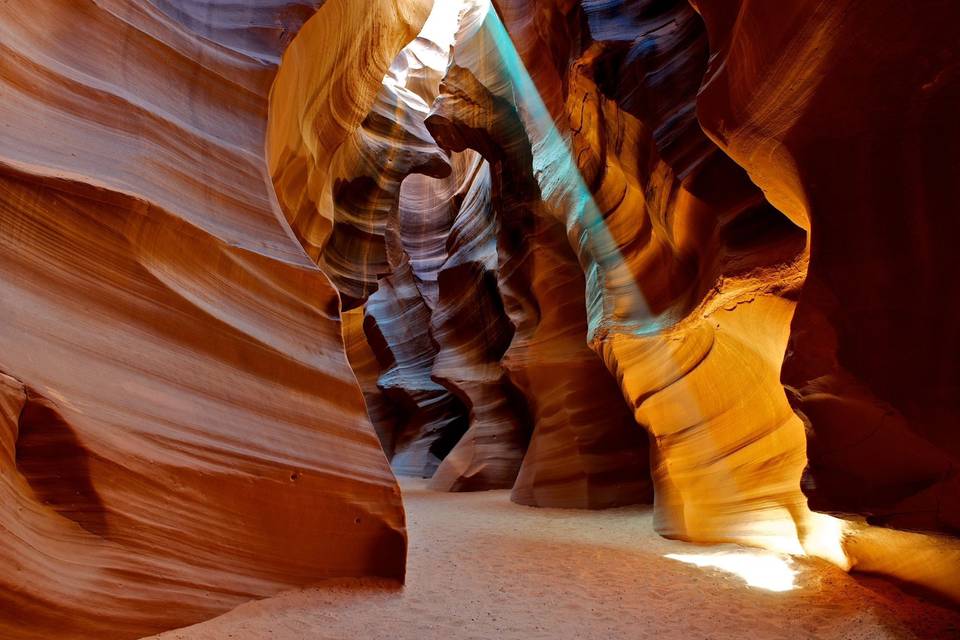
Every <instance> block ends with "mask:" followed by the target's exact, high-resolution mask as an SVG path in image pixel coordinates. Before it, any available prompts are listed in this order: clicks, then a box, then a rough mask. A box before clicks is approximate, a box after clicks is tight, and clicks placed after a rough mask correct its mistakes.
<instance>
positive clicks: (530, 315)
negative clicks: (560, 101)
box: [427, 30, 650, 508]
mask: <svg viewBox="0 0 960 640" xmlns="http://www.w3.org/2000/svg"><path fill="white" fill-rule="evenodd" d="M482 33H483V30H481V31H480V32H479V34H482ZM473 42H474V41H473V40H470V41H467V42H466V43H464V44H463V45H461V46H458V47H457V49H456V50H455V59H459V58H460V57H461V56H464V55H467V54H465V53H464V51H467V52H470V49H471V47H472V46H473ZM427 126H428V128H429V129H430V131H431V133H433V135H434V137H435V138H436V139H437V141H438V142H439V143H440V145H441V146H443V147H444V148H447V149H450V150H453V151H462V150H464V149H467V148H470V149H473V150H475V151H477V152H478V153H480V154H481V155H482V156H483V157H484V159H485V160H487V162H489V163H490V172H491V198H492V207H493V210H494V212H495V214H496V216H497V219H498V222H499V231H498V247H497V250H498V260H499V272H498V280H499V287H500V293H501V296H502V299H503V303H504V306H505V309H506V311H507V314H508V316H509V317H510V320H511V321H512V323H513V325H514V327H515V333H514V335H513V338H512V341H511V342H510V345H509V348H508V349H507V351H506V353H505V354H504V356H503V360H502V365H503V368H504V369H505V370H506V371H507V373H508V375H509V378H510V381H511V382H512V383H513V384H514V385H515V386H516V387H517V388H518V389H519V390H520V392H521V393H522V394H523V396H524V398H525V400H526V404H527V407H528V410H529V412H530V418H531V420H532V423H533V435H532V438H531V441H530V445H529V447H528V449H527V452H526V455H525V456H524V459H523V463H522V465H521V468H520V471H519V475H518V478H517V481H516V483H515V485H514V487H513V499H514V500H515V501H517V502H520V503H523V504H530V505H537V506H554V507H557V506H564V507H583V508H600V507H608V506H614V505H618V504H630V503H634V502H642V501H644V500H649V498H650V483H649V477H648V468H649V467H648V452H647V451H648V450H647V442H646V436H645V434H643V433H642V431H641V430H640V429H639V428H638V426H637V425H636V424H635V423H634V421H633V420H632V418H631V416H630V414H629V412H628V411H627V408H626V406H625V405H624V403H623V398H622V396H621V395H620V393H619V390H618V389H617V388H616V385H615V384H614V381H613V380H612V379H611V378H610V377H609V375H608V374H607V373H606V372H605V371H604V369H603V366H602V363H601V362H600V360H599V359H598V358H597V356H596V355H595V354H594V353H592V352H591V351H590V349H589V348H588V346H587V344H586V329H587V323H586V315H585V308H586V307H585V303H584V300H583V292H584V279H583V272H582V271H581V270H580V266H579V264H578V263H577V260H576V256H575V254H574V253H573V251H572V249H571V247H570V245H569V244H568V242H567V238H566V234H565V232H564V229H563V227H562V226H561V225H559V224H557V222H556V221H555V220H553V219H551V218H550V217H548V216H547V215H545V214H544V212H543V211H542V210H541V203H540V191H539V187H538V185H537V183H536V181H535V179H534V176H533V172H532V169H533V166H532V150H531V146H530V141H529V140H528V138H527V135H526V132H525V130H524V127H523V123H522V121H521V119H520V117H519V114H518V112H517V110H516V106H515V105H514V104H512V103H511V102H509V101H508V100H506V99H504V98H502V97H500V96H496V95H494V94H492V93H491V92H490V91H489V90H488V89H487V88H486V87H485V86H484V85H483V84H481V83H480V81H479V80H478V79H477V77H476V76H474V75H473V74H472V73H471V72H470V71H468V70H467V69H465V68H463V67H460V66H456V65H453V66H451V68H450V69H449V70H448V72H447V75H446V77H445V78H444V81H443V84H442V85H441V95H440V97H439V98H438V100H437V101H436V102H435V104H434V108H433V111H432V113H431V115H430V117H429V118H428V119H427Z"/></svg>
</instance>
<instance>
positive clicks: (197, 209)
mask: <svg viewBox="0 0 960 640" xmlns="http://www.w3.org/2000/svg"><path fill="white" fill-rule="evenodd" d="M321 5H322V6H321ZM31 9H32V10H31V11H29V12H27V11H24V10H23V7H22V4H21V5H18V4H17V3H10V2H7V3H3V4H0V49H2V51H3V54H4V55H3V57H2V61H0V91H2V94H0V97H2V99H0V123H2V125H3V127H2V131H3V136H2V137H0V247H2V250H0V304H2V305H3V313H2V314H0V473H2V475H0V492H2V496H0V535H2V541H0V542H2V543H0V636H3V637H4V638H8V637H9V638H12V639H15V640H21V639H27V638H50V637H57V638H93V637H105V638H111V637H118V638H131V637H138V636H140V635H143V634H148V633H151V632H153V631H157V630H161V629H165V628H170V627H175V626H180V625H184V624H189V623H191V622H194V621H198V620H201V619H204V618H206V617H210V616H212V615H215V614H217V613H218V612H222V611H224V610H226V609H228V608H230V607H232V606H234V605H235V604H237V603H239V602H242V601H244V600H246V599H250V598H253V597H259V596H264V595H268V594H272V593H275V592H277V591H278V590H280V589H283V588H286V587H289V586H296V585H302V584H306V583H308V582H312V581H315V580H317V579H320V578H323V577H328V576H354V575H377V576H386V577H394V578H399V577H402V575H403V572H404V555H405V549H406V539H405V529H404V514H403V510H402V506H401V504H400V496H399V491H398V488H397V485H396V483H395V481H394V478H393V475H392V473H391V470H390V467H389V465H388V458H389V459H390V462H391V463H392V465H393V468H394V470H395V472H397V473H403V474H412V475H420V476H430V475H433V479H432V481H431V482H432V485H431V486H432V487H433V488H434V489H437V490H443V491H465V490H482V489H490V488H507V487H510V488H512V489H513V492H512V496H513V499H514V500H515V501H517V502H521V503H523V504H529V505H539V506H564V507H589V508H596V507H605V506H612V505H618V504H627V503H631V502H640V501H644V500H649V499H651V496H652V497H653V499H654V500H655V514H656V525H657V528H658V530H659V531H660V532H661V533H662V534H664V535H667V536H670V537H675V538H681V539H687V540H695V541H735V542H744V543H748V544H756V545H762V546H766V547H771V548H775V549H778V550H783V551H788V552H793V553H807V554H813V555H819V556H822V557H825V558H827V559H829V560H831V561H833V562H835V563H837V564H840V565H841V566H844V567H850V566H855V567H857V568H859V569H864V570H868V571H877V572H882V573H886V574H888V575H893V576H896V577H899V578H902V579H905V580H909V581H912V582H915V583H918V584H922V585H924V586H928V587H932V588H934V589H936V590H938V591H939V592H941V593H943V594H946V595H948V596H951V597H953V598H955V599H957V600H960V578H958V576H960V571H958V567H960V543H958V542H957V538H956V537H952V536H955V535H956V534H958V533H960V519H958V518H960V516H958V514H960V479H958V471H957V470H958V459H960V438H958V437H957V434H956V428H955V427H956V423H957V419H958V417H960V368H958V365H957V362H958V356H960V353H958V349H960V342H958V340H957V338H956V327H955V326H954V325H955V322H954V321H953V320H954V318H955V317H957V316H958V312H960V302H958V300H960V296H958V293H960V291H958V290H957V288H958V285H956V284H955V283H952V282H951V281H950V279H949V278H948V277H946V276H945V274H949V273H951V272H952V271H953V270H954V269H955V266H956V258H955V257H954V256H955V252H954V251H952V247H951V239H952V238H954V237H956V235H957V232H958V231H960V229H958V226H960V222H958V221H957V219H956V216H953V215H950V211H951V206H952V205H953V204H954V203H955V199H956V198H955V193H954V191H955V189H953V184H954V183H955V182H956V176H957V175H958V174H960V164H958V162H960V161H958V160H957V159H956V158H954V157H950V156H949V154H948V153H946V152H945V149H949V148H950V145H951V143H954V142H957V141H958V140H960V127H958V125H957V121H956V118H955V114H954V113H953V112H954V111H955V108H956V105H957V104H960V48H958V46H957V41H956V33H955V31H956V29H955V26H954V25H955V24H956V23H957V21H958V19H960V8H958V7H957V6H956V3H955V2H950V1H948V0H931V1H930V2H925V3H893V2H867V1H866V0H837V1H835V2H830V3H812V2H803V1H801V0H783V1H782V2H778V3H770V2H766V1H764V0H690V2H687V1H686V0H494V2H493V3H492V4H491V3H490V2H488V1H487V0H457V1H453V0H451V1H449V2H447V1H446V0H444V1H443V2H437V3H433V2H431V1H430V0H366V1H365V2H356V1H355V0H326V2H321V1H320V0H314V1H308V0H299V1H297V0H265V1H258V2H253V1H252V0H239V1H237V2H221V1H219V0H82V1H69V2H68V1H67V0H39V1H38V2H34V3H31ZM418 33H419V35H418ZM905 291H910V292H912V293H913V295H911V296H907V295H904V292H905ZM348 361H349V362H348ZM351 366H352V369H353V371H351ZM364 408H366V411H364ZM377 436H379V441H380V443H379V445H378V441H377V440H378V438H377ZM648 437H649V440H648ZM384 452H386V456H385V455H384ZM811 507H812V508H813V510H811ZM823 512H826V513H830V514H843V515H844V516H845V518H844V519H841V518H837V517H833V516H831V515H826V513H823ZM872 525H882V526H872ZM917 531H920V532H923V533H917ZM931 532H933V533H931ZM934 534H936V535H934Z"/></svg>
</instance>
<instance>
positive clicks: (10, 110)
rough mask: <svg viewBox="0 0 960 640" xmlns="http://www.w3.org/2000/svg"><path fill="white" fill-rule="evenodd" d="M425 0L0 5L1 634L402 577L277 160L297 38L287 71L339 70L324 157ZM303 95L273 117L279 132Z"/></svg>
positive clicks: (63, 632)
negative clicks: (307, 66)
mask: <svg viewBox="0 0 960 640" xmlns="http://www.w3.org/2000/svg"><path fill="white" fill-rule="evenodd" d="M320 4H323V6H322V7H320V8H319V9H318V8H317V6H318V5H320ZM428 5H429V3H416V2H393V1H389V2H386V1H384V2H374V3H363V7H362V10H359V9H357V8H355V3H350V2H340V1H337V0H329V1H328V2H326V3H319V2H314V3H311V2H282V1H276V0H272V1H267V2H256V3H254V2H244V1H241V2H233V3H222V2H186V1H181V0H176V1H168V2H147V1H145V0H123V1H122V2H121V1H119V0H102V1H101V0H98V1H97V2H87V1H83V2H75V1H73V0H71V1H67V0H39V1H38V2H34V3H30V6H29V7H26V6H25V5H24V4H23V3H5V4H3V5H0V43H2V45H0V46H2V48H3V51H4V53H3V60H4V63H2V64H0V93H2V96H3V98H2V100H0V131H2V132H3V134H2V135H0V305H2V313H0V371H2V372H3V374H4V375H3V376H2V377H0V423H2V424H0V445H2V446H0V471H2V477H0V491H2V492H3V495H2V497H0V636H2V637H3V638H9V639H11V640H26V639H28V638H29V639H39V638H44V639H49V638H62V639H81V638H83V639H85V638H137V637H141V636H143V635H147V634H150V633H152V632H156V631H160V630H163V629H168V628H172V627H178V626H182V625H187V624H190V623H193V622H197V621H200V620H203V619H205V618H209V617H212V616H214V615H217V614H219V613H222V612H224V611H226V610H228V609H230V608H232V607H234V606H236V605H238V604H240V603H241V602H244V601H246V600H249V599H252V598H258V597H263V596H268V595H271V594H274V593H276V592H278V591H280V590H283V589H288V588H290V587H294V586H298V585H303V584H307V583H312V582H316V581H317V580H320V579H323V578H326V577H330V576H383V577H391V578H401V577H402V576H403V574H404V558H405V549H406V539H405V528H404V514H403V510H402V506H401V503H400V495H399V491H398V488H397V486H396V484H395V481H394V479H393V476H392V474H391V473H390V469H389V467H388V466H387V462H386V459H385V458H384V455H383V453H382V451H381V449H380V447H379V445H378V443H377V440H376V437H375V435H374V432H373V429H372V428H371V425H370V421H369V419H368V418H367V416H366V413H365V411H364V404H363V400H362V396H361V394H360V390H359V389H358V386H357V382H356V379H355V378H354V375H353V373H352V372H351V371H350V368H349V366H348V364H347V361H346V358H345V356H344V345H343V340H342V338H341V327H340V321H339V317H338V313H337V310H338V299H337V292H336V290H335V289H334V288H333V287H331V286H330V283H329V281H328V279H327V278H326V277H325V276H324V274H323V273H322V272H321V271H320V270H319V269H318V268H317V266H316V264H315V263H314V262H313V261H312V260H311V259H310V258H309V257H308V255H307V254H306V253H305V252H304V249H303V247H302V246H301V244H300V243H299V242H298V241H297V240H296V239H295V236H294V234H293V233H292V232H291V229H290V227H289V226H288V224H287V222H286V218H285V216H284V215H283V213H282V212H281V209H280V208H279V207H278V206H277V202H276V200H275V197H274V193H273V188H272V185H271V180H270V173H269V172H268V165H267V161H266V158H265V155H264V150H265V134H266V131H267V120H268V92H269V91H270V88H271V84H272V83H273V81H274V79H275V77H276V76H277V73H278V66H277V63H278V60H279V59H280V56H281V54H283V48H284V47H285V46H286V45H287V44H288V43H292V44H290V46H289V48H288V49H287V51H286V55H284V61H283V63H282V64H281V66H280V67H279V68H280V69H281V71H280V75H281V76H283V75H284V74H285V73H286V74H288V75H289V74H294V75H295V76H298V77H299V72H300V71H302V70H303V68H302V66H301V63H302V62H303V59H304V57H308V58H310V59H311V60H312V61H314V62H317V63H318V64H320V66H323V65H322V64H321V62H322V61H318V57H323V56H326V59H327V61H328V62H329V65H328V66H327V67H325V68H327V69H328V70H330V69H332V68H333V66H334V65H335V66H336V68H337V69H338V73H339V75H338V81H336V82H327V83H326V84H324V88H323V91H321V92H320V94H321V96H320V97H321V98H322V99H320V102H319V103H314V105H315V106H316V105H317V104H321V103H322V105H323V106H325V107H326V108H327V109H328V110H327V112H326V115H323V116H320V115H318V112H317V111H310V113H311V114H312V115H314V116H317V120H311V121H310V122H312V123H316V122H321V121H322V122H323V123H324V126H331V127H333V128H334V129H335V130H336V134H333V135H330V136H324V138H323V139H324V140H325V141H333V140H334V138H335V136H339V135H341V134H342V136H341V137H345V136H346V135H347V134H348V133H349V129H351V128H352V127H353V126H355V124H359V121H360V119H361V118H362V114H364V113H367V112H368V111H369V110H370V108H371V106H372V103H373V98H374V96H375V94H376V89H375V88H374V89H373V90H371V88H373V87H379V85H380V79H381V78H382V76H383V72H384V71H385V70H386V65H387V63H389V61H390V60H392V59H393V57H394V56H395V55H396V53H397V52H398V51H399V50H400V49H401V48H402V46H403V45H404V44H405V42H406V41H407V40H409V39H410V38H412V37H413V36H414V35H415V34H416V32H417V30H418V29H419V27H420V24H421V23H422V22H423V20H424V19H425V18H426V13H427V10H429V6H428ZM333 33H341V34H349V38H347V37H341V38H330V37H326V36H329V35H330V34H333ZM301 38H302V40H301ZM320 42H322V43H323V46H322V47H316V48H315V46H314V45H317V44H318V43H320ZM378 60H382V66H378V65H379V63H378ZM376 69H379V75H377V74H376V72H375V73H374V77H372V78H371V77H370V72H371V71H375V70H376ZM284 70H286V71H284ZM297 87H299V88H303V86H302V85H301V84H299V83H297ZM297 87H294V86H291V85H290V84H288V83H287V82H279V86H278V87H275V89H274V92H273V100H272V105H271V106H270V108H271V109H272V110H275V111H277V112H278V113H280V114H282V116H281V120H282V121H283V122H284V123H286V124H287V125H289V126H290V130H289V131H286V133H290V134H291V138H292V136H293V133H294V131H300V125H301V124H303V123H305V122H306V121H307V120H308V119H309V117H308V116H307V115H306V114H305V111H304V112H301V111H298V107H302V106H303V102H302V101H301V102H297V101H296V100H294V98H295V94H296V93H297ZM345 102H346V103H349V104H350V105H351V107H355V108H356V111H357V113H358V114H360V115H359V116H358V118H357V120H356V122H353V121H352V120H351V119H350V118H349V117H346V115H345V114H346V113H347V112H351V113H352V111H351V108H348V107H347V106H346V105H345ZM334 110H335V111H336V112H337V113H338V114H340V115H341V116H343V117H339V118H333V117H330V113H332V111H334ZM306 111H309V110H306ZM294 116H298V117H294ZM343 126H346V128H347V129H348V130H347V131H344V130H342V129H341V128H340V127H343ZM274 129H275V130H274V135H272V136H271V138H272V140H273V143H271V145H270V148H271V149H275V148H283V149H285V151H284V152H283V153H280V152H277V153H272V152H271V154H270V157H271V160H273V161H274V165H273V166H275V167H276V166H277V164H278V163H279V164H283V163H284V161H285V160H289V161H291V162H295V160H296V157H297V156H296V153H297V152H298V151H300V150H302V149H301V147H300V146H297V145H294V146H295V147H296V148H295V149H289V148H288V147H285V146H283V145H282V144H280V142H282V141H286V138H283V137H281V136H280V135H279V131H277V130H276V129H277V127H276V126H275V127H274ZM278 141H280V142H278ZM288 151H289V152H288ZM281 157H282V158H281ZM278 158H281V159H280V160H277V159H278ZM287 166H288V167H289V165H287ZM302 170H303V165H302V164H301V165H300V169H296V168H293V169H292V172H293V173H294V174H296V173H298V171H299V172H300V173H299V175H302V174H303V171H302ZM280 182H281V186H283V184H286V183H284V182H283V181H280ZM304 184H305V183H303V184H300V186H299V187H295V188H297V189H299V188H300V187H302V186H304ZM288 186H290V185H288ZM280 193H281V195H282V196H283V197H282V198H281V202H282V203H284V204H289V196H290V195H291V193H292V192H291V191H289V190H284V189H281V190H280ZM288 211H296V208H295V207H294V208H291V209H288ZM291 219H292V220H294V222H295V223H296V222H297V219H296V217H294V216H291Z"/></svg>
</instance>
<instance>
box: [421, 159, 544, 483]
mask: <svg viewBox="0 0 960 640" xmlns="http://www.w3.org/2000/svg"><path fill="white" fill-rule="evenodd" d="M454 157H455V158H457V159H459V160H460V162H458V163H455V164H456V165H457V167H458V170H457V171H455V175H457V174H459V175H460V180H459V182H458V184H452V185H451V187H456V191H455V192H453V193H447V194H446V197H447V198H448V199H449V200H450V201H452V202H454V203H458V205H459V210H458V211H457V214H456V219H455V221H454V223H453V228H452V229H450V233H449V236H448V241H447V253H448V254H449V256H448V257H447V259H446V260H445V261H444V263H443V265H442V266H441V268H440V271H439V273H438V274H437V284H438V289H439V291H438V302H437V305H436V307H435V309H434V312H433V318H432V324H431V334H432V335H433V337H434V339H435V340H436V341H437V343H438V344H439V346H440V352H439V353H438V354H437V356H436V358H435V360H434V365H433V379H434V380H436V381H437V382H439V383H440V384H442V385H444V386H445V387H447V388H448V389H450V390H451V391H452V392H453V393H455V394H456V395H457V396H458V397H460V398H461V399H462V400H463V402H464V403H465V404H466V405H467V406H468V407H469V409H470V415H469V421H470V422H469V429H468V430H467V432H466V433H465V434H464V435H463V437H462V438H461V439H460V441H459V442H458V443H457V446H456V447H454V449H453V450H452V451H451V452H450V454H449V455H448V456H447V457H446V459H444V461H443V463H442V464H441V465H440V467H439V468H438V469H437V473H436V474H435V475H434V477H433V480H432V482H431V483H430V487H431V488H433V489H436V490H442V491H485V490H489V489H509V488H511V487H513V485H514V483H515V482H516V479H517V474H518V472H519V470H520V464H521V462H522V461H523V456H524V453H525V452H526V448H527V443H528V442H529V440H530V430H531V426H530V417H529V415H528V408H527V403H526V401H525V399H524V397H523V394H522V393H520V390H519V389H517V387H516V386H515V385H514V384H513V383H512V382H511V381H510V379H509V375H508V373H507V370H506V369H505V368H504V366H503V364H502V362H501V360H502V358H503V356H504V354H505V353H506V351H507V349H508V348H509V346H510V343H511V341H512V339H513V335H514V326H513V323H512V322H511V321H510V318H509V317H508V315H507V312H506V310H505V308H504V303H503V299H502V298H501V296H500V289H499V286H498V277H497V274H498V269H499V266H500V260H499V252H498V250H497V231H498V227H499V225H498V222H497V217H496V212H495V211H494V209H493V203H492V200H491V195H492V194H491V188H490V187H491V183H490V165H489V163H487V161H486V160H484V159H483V158H481V157H480V155H479V154H477V153H475V152H472V151H468V152H464V153H462V154H454ZM441 193H445V192H444V191H443V190H441Z"/></svg>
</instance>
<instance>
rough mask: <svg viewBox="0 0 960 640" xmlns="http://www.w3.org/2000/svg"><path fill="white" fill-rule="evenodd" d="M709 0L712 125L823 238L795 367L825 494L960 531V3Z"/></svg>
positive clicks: (814, 499) (898, 520)
mask: <svg viewBox="0 0 960 640" xmlns="http://www.w3.org/2000/svg"><path fill="white" fill-rule="evenodd" d="M695 4H696V5H697V7H698V8H699V9H700V11H701V12H702V13H703V15H704V18H705V19H706V21H707V24H708V25H709V26H710V39H711V48H712V49H713V50H714V51H715V52H716V53H715V56H716V57H715V59H714V62H713V64H712V65H711V71H710V74H709V75H708V77H707V80H706V82H705V84H704V89H703V92H702V93H701V96H700V99H699V101H698V108H699V113H700V118H701V121H702V122H703V123H704V126H705V128H706V129H707V130H708V131H709V132H710V133H711V135H712V136H713V137H714V138H715V139H716V140H717V141H718V143H719V144H720V145H721V146H722V147H723V148H724V150H725V151H726V152H727V153H729V154H730V155H731V157H733V158H734V159H735V160H737V162H739V163H740V164H742V165H743V166H744V167H745V168H746V169H747V171H749V173H750V176H751V178H752V179H753V180H754V181H755V182H756V183H757V184H758V185H760V186H761V187H762V188H763V190H764V192H765V193H766V194H767V196H768V198H769V199H770V201H771V202H773V203H774V204H775V205H776V206H777V207H778V208H780V209H781V210H782V211H783V212H784V213H786V214H787V215H788V216H790V217H791V218H792V219H794V220H795V221H796V222H797V223H798V224H800V225H801V226H803V227H804V228H805V229H807V230H808V231H809V234H810V252H811V253H810V269H809V272H808V274H807V282H806V286H805V287H804V289H803V295H802V297H801V298H800V303H799V306H798V308H797V313H796V317H795V318H794V321H793V326H792V331H791V339H790V347H789V352H788V354H787V358H786V361H785V363H784V370H783V381H784V383H785V384H786V385H788V388H789V390H790V392H791V395H792V397H793V401H794V404H795V406H796V408H797V409H798V411H800V412H801V413H802V415H803V416H804V419H805V421H806V423H807V426H808V437H809V451H808V455H809V466H808V468H807V472H806V475H805V478H804V490H805V492H806V493H807V495H808V496H809V497H810V500H811V505H812V506H813V507H814V508H816V509H821V510H825V511H841V512H855V513H862V514H866V515H868V516H869V520H870V521H871V522H874V523H879V524H885V525H891V526H896V527H902V528H909V529H925V530H939V531H944V532H950V533H953V534H957V533H960V438H958V437H957V422H958V419H960V366H958V364H957V363H958V362H960V343H958V342H957V339H956V326H955V322H954V321H953V319H955V318H956V317H957V316H958V314H960V306H958V305H960V302H958V300H960V298H958V289H957V287H958V285H957V284H956V282H955V280H953V279H951V278H946V279H945V278H944V276H943V274H945V273H949V272H951V271H952V270H953V269H954V267H955V264H956V251H955V250H954V248H953V246H952V241H951V238H954V237H956V234H957V233H958V232H960V222H958V220H957V217H956V216H955V215H952V214H950V213H949V212H950V211H951V210H952V209H954V208H955V207H956V189H955V188H954V184H955V182H956V177H957V175H960V164H958V160H957V159H956V157H952V156H950V155H949V154H944V149H945V148H949V147H950V145H952V144H954V143H955V142H957V141H958V140H960V126H958V124H957V118H956V113H955V111H956V105H957V103H958V100H960V51H958V47H957V38H956V29H955V28H953V27H952V26H951V25H953V24H955V23H956V21H957V20H958V18H960V7H958V6H957V5H956V3H953V2H928V3H923V4H922V5H921V4H917V3H906V4H893V3H885V4H884V7H883V10H877V7H875V6H874V5H873V4H871V3H866V2H856V1H849V0H844V1H842V2H835V3H831V4H830V5H829V6H826V5H824V6H818V7H813V6H810V5H809V4H807V3H803V2H785V3H782V4H778V5H777V7H776V10H775V11H772V10H771V7H769V6H767V5H766V4H765V3H763V2H755V1H744V2H714V1H711V0H697V1H696V2H695ZM877 43H883V46H878V45H877ZM948 318H949V319H950V320H947V319H948Z"/></svg>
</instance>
